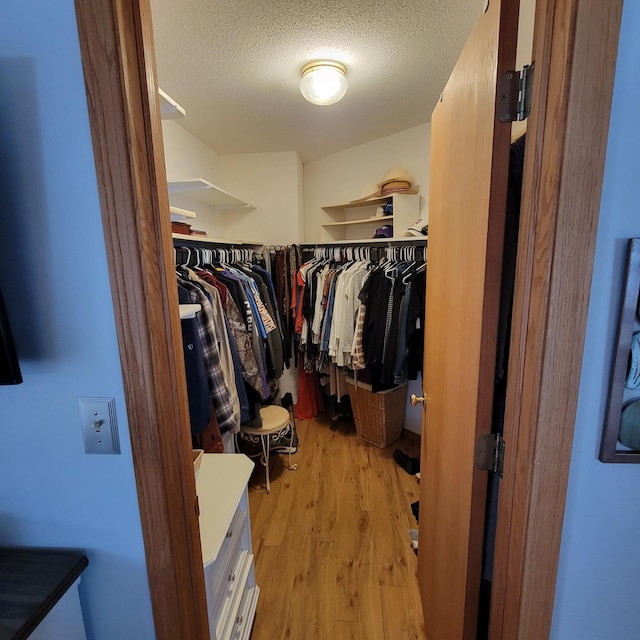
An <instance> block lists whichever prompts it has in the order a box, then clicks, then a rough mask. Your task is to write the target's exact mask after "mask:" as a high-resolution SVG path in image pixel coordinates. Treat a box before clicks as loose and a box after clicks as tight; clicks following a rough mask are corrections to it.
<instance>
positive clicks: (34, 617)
mask: <svg viewBox="0 0 640 640" xmlns="http://www.w3.org/2000/svg"><path fill="white" fill-rule="evenodd" d="M88 564H89V561H88V560H87V556H86V555H85V554H84V553H83V552H82V551H74V550H70V549H42V548H28V547H0V640H19V639H21V638H27V637H28V636H29V634H31V633H32V632H33V630H34V629H35V628H36V627H37V626H38V625H39V624H40V622H42V619H43V618H44V617H45V616H46V615H47V614H48V613H49V611H51V609H52V608H53V606H54V605H55V604H56V602H58V600H60V598H61V597H62V596H63V595H64V594H65V592H66V591H67V589H68V588H69V587H70V586H71V585H72V584H73V583H74V582H75V581H76V580H77V578H78V576H79V575H80V574H81V573H82V572H83V571H84V569H85V568H86V566H87V565H88Z"/></svg>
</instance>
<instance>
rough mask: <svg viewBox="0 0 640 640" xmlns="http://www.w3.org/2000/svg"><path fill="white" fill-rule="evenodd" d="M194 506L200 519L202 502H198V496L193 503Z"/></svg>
mask: <svg viewBox="0 0 640 640" xmlns="http://www.w3.org/2000/svg"><path fill="white" fill-rule="evenodd" d="M193 506H194V511H195V514H196V518H199V517H200V500H198V496H196V499H195V500H194V501H193Z"/></svg>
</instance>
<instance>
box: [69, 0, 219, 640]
mask: <svg viewBox="0 0 640 640" xmlns="http://www.w3.org/2000/svg"><path fill="white" fill-rule="evenodd" d="M76 14H77V20H78V32H79V36H80V49H81V53H82V64H83V69H84V76H85V84H86V91H87V103H88V107H89V120H90V125H91V135H92V140H93V149H94V157H95V163H96V174H97V180H98V192H99V196H100V205H101V209H102V222H103V226H104V235H105V245H106V249H107V261H108V267H109V276H110V281H111V293H112V297H113V305H114V315H115V322H116V329H117V335H118V346H119V350H120V361H121V365H122V377H123V383H124V393H125V400H126V405H127V417H128V421H129V432H130V437H131V449H132V452H133V466H134V470H135V477H136V485H137V489H138V502H139V506H140V516H141V522H142V533H143V538H144V545H145V554H146V560H147V574H148V578H149V589H150V592H151V603H152V608H153V617H154V624H155V630H156V637H157V638H158V639H164V638H166V639H167V640H169V639H172V640H174V639H176V638H180V639H181V640H201V639H202V638H208V637H209V626H208V618H207V604H206V596H205V587H204V569H203V565H202V551H201V546H200V529H199V526H198V517H197V514H196V511H195V508H196V505H195V496H196V490H195V478H194V474H193V466H192V461H191V436H190V428H189V408H188V401H187V389H186V381H185V375H184V359H183V354H182V338H181V329H180V319H179V317H178V292H177V288H176V285H175V264H174V257H173V246H172V242H171V224H170V218H169V201H168V193H167V185H166V183H167V180H166V174H165V165H164V151H163V145H162V126H161V121H160V107H159V103H158V92H157V82H156V69H155V58H154V51H155V49H154V46H153V31H152V27H151V7H150V4H149V0H76Z"/></svg>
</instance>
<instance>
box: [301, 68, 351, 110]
mask: <svg viewBox="0 0 640 640" xmlns="http://www.w3.org/2000/svg"><path fill="white" fill-rule="evenodd" d="M346 72H347V69H346V67H345V66H344V65H343V64H341V63H340V62H334V61H333V60H318V61H316V62H310V63H309V64H306V65H305V66H304V67H302V80H300V92H301V93H302V95H303V96H304V97H305V98H306V99H307V100H308V101H309V102H311V103H313V104H319V105H323V106H326V105H329V104H335V103H336V102H338V100H341V99H342V98H343V97H344V94H345V93H347V76H346Z"/></svg>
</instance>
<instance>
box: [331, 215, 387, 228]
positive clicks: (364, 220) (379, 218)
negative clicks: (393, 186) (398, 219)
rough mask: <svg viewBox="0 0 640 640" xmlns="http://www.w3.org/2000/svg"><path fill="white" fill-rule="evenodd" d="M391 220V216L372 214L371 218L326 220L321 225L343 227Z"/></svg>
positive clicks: (382, 222)
mask: <svg viewBox="0 0 640 640" xmlns="http://www.w3.org/2000/svg"><path fill="white" fill-rule="evenodd" d="M389 220H390V221H391V222H393V216H392V215H391V216H372V217H371V218H361V219H360V220H345V221H344V222H328V223H327V224H323V225H322V226H323V227H344V226H345V225H349V224H370V223H372V222H379V223H380V224H381V225H382V224H387V222H388V221H389Z"/></svg>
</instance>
